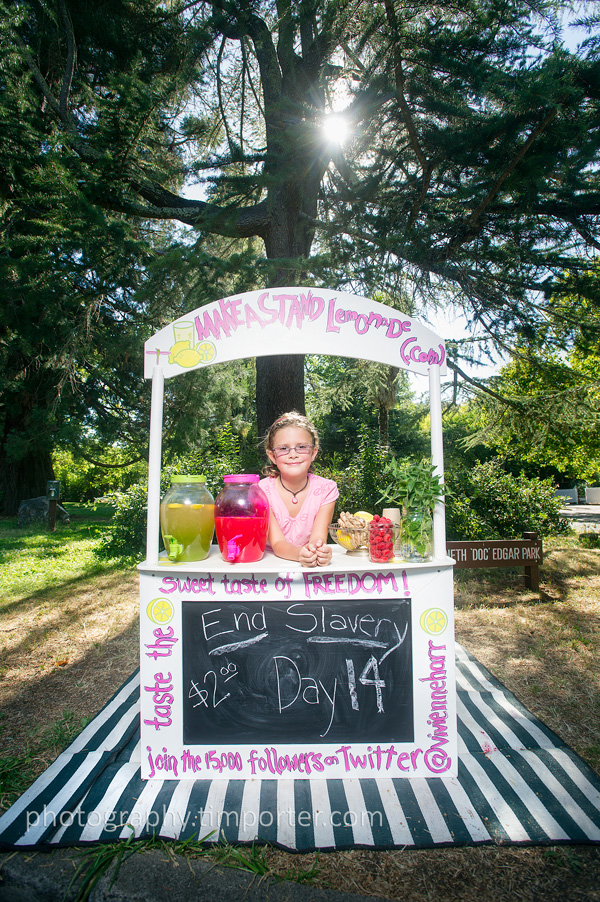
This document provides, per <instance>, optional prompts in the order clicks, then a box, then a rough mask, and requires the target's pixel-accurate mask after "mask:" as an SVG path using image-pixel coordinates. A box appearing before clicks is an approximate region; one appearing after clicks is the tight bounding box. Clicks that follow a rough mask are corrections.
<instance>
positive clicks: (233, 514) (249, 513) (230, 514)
mask: <svg viewBox="0 0 600 902" xmlns="http://www.w3.org/2000/svg"><path fill="white" fill-rule="evenodd" d="M259 481H260V476H257V475H256V474H254V473H237V474H233V475H231V476H224V477H223V482H224V483H225V485H224V486H223V488H222V489H221V491H220V492H219V494H218V495H217V500H216V501H215V528H216V531H217V541H218V543H219V549H220V551H221V555H222V557H223V560H224V561H228V562H229V563H231V564H249V563H252V562H253V561H259V560H260V559H261V557H262V556H263V554H264V551H265V545H266V544H267V534H268V532H269V501H268V498H267V496H266V495H265V493H264V492H263V490H262V489H261V488H260V486H259V485H258V482H259Z"/></svg>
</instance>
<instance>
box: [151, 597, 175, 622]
mask: <svg viewBox="0 0 600 902" xmlns="http://www.w3.org/2000/svg"><path fill="white" fill-rule="evenodd" d="M146 613H147V615H148V617H149V618H150V620H152V621H154V623H169V622H170V621H171V620H172V619H173V615H174V613H175V608H174V607H173V605H172V603H171V602H170V601H169V599H168V598H153V599H152V601H151V602H149V603H148V606H147V607H146Z"/></svg>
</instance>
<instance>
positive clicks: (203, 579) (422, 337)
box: [139, 287, 457, 780]
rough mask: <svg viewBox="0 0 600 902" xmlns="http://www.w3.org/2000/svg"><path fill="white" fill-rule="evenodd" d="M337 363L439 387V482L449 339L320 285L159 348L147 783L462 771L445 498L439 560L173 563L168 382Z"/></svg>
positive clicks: (238, 312)
mask: <svg viewBox="0 0 600 902" xmlns="http://www.w3.org/2000/svg"><path fill="white" fill-rule="evenodd" d="M248 348H252V356H267V355H269V354H273V353H274V349H276V348H277V349H279V351H280V352H281V351H284V352H285V353H286V354H329V355H337V356H344V357H355V358H361V359H366V360H374V361H377V362H380V363H385V364H389V365H392V366H397V367H400V368H404V369H406V370H409V371H412V372H415V373H419V374H424V375H428V376H429V389H430V409H431V453H432V463H433V465H434V466H435V468H436V471H437V472H438V474H440V475H443V451H442V417H441V396H440V376H441V375H442V374H443V373H444V372H445V347H444V343H443V341H442V340H441V339H440V338H439V337H438V336H436V335H435V334H434V333H433V332H432V331H431V330H430V329H428V328H426V327H425V326H423V325H421V324H420V323H418V322H416V321H415V320H414V319H413V318H412V317H410V316H407V315H405V314H403V313H401V312H399V311H397V310H394V309H392V308H390V307H387V306H384V305H382V304H379V303H377V302H375V301H372V300H369V299H367V298H363V297H358V296H356V295H350V294H344V293H341V292H333V291H329V290H327V289H322V288H316V287H302V288H276V289H266V290H264V291H253V292H247V293H244V294H241V295H234V296H232V297H228V298H222V299H220V300H217V301H215V302H214V303H212V304H208V305H206V306H204V307H200V308H198V309H197V310H194V311H192V312H191V313H189V314H188V315H187V316H185V317H182V318H181V319H178V320H176V321H175V322H173V323H170V324H169V325H168V326H166V327H165V328H163V329H161V330H160V331H159V332H157V333H156V334H155V335H153V336H152V337H151V338H150V339H148V341H147V342H146V344H145V348H144V354H145V371H144V375H145V377H146V378H148V379H151V380H152V408H151V423H150V456H149V477H148V530H147V548H146V559H145V561H144V562H143V563H142V564H140V565H139V571H140V599H141V606H140V611H141V614H140V669H141V738H142V776H143V778H144V779H152V778H154V777H156V778H161V779H177V780H193V779H211V778H216V779H218V778H240V779H292V778H294V779H299V778H304V779H306V778H310V779H315V778H324V779H326V778H346V779H349V778H356V777H372V776H379V777H381V776H388V777H426V778H428V777H429V778H431V777H439V776H454V775H456V773H457V732H456V697H455V684H454V624H453V588H452V569H453V560H452V558H450V557H448V556H447V554H446V536H445V516H444V505H443V502H438V503H437V504H436V506H435V510H434V516H433V548H434V552H433V558H432V559H431V560H429V561H426V562H406V561H401V560H396V559H394V558H393V559H392V560H387V561H386V562H385V563H377V562H373V561H371V560H370V559H369V557H368V556H367V555H361V554H356V553H353V549H352V548H351V547H350V548H348V549H347V550H346V549H345V548H344V547H340V546H339V545H336V546H334V553H333V557H332V562H331V564H330V565H329V566H328V567H322V568H314V569H312V568H302V567H301V566H300V565H299V564H297V563H294V562H291V561H285V560H282V559H280V558H277V557H275V556H274V555H273V554H269V553H268V552H266V553H265V554H264V556H263V557H262V558H261V559H260V560H258V561H255V562H253V563H251V564H242V563H230V562H228V561H225V560H223V558H222V556H221V554H220V553H219V549H218V547H217V545H213V546H211V549H210V553H209V555H208V557H207V558H206V559H205V560H201V561H181V562H178V561H174V560H170V559H169V557H168V555H167V554H166V553H164V552H163V553H162V554H159V534H160V519H159V516H160V504H161V498H160V470H161V446H162V415H163V394H164V392H163V389H164V380H165V379H169V378H173V377H175V376H181V375H184V374H185V373H186V372H189V371H190V370H193V369H197V368H200V367H205V366H210V365H211V364H215V363H223V362H226V361H231V360H237V359H241V358H244V357H247V356H248Z"/></svg>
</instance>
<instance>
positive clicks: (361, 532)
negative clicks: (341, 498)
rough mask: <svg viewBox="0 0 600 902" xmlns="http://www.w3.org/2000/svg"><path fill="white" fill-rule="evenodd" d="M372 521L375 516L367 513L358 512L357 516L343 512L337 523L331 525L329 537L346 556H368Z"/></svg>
mask: <svg viewBox="0 0 600 902" xmlns="http://www.w3.org/2000/svg"><path fill="white" fill-rule="evenodd" d="M372 519H373V514H369V513H367V511H357V512H356V513H355V514H351V513H350V512H349V511H342V512H341V513H340V515H339V517H338V521H337V523H331V524H330V526H329V535H330V536H331V538H332V539H333V541H334V542H335V543H336V544H337V545H339V546H340V548H343V549H344V551H345V552H346V554H368V553H369V523H370V522H371V520H372Z"/></svg>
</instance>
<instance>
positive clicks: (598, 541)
mask: <svg viewBox="0 0 600 902" xmlns="http://www.w3.org/2000/svg"><path fill="white" fill-rule="evenodd" d="M578 541H579V544H580V545H581V546H582V547H583V548H600V533H597V532H580V533H579V536H578Z"/></svg>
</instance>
